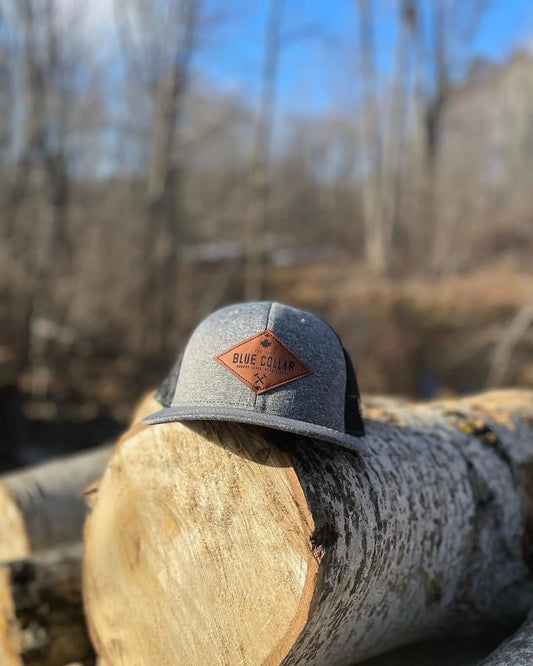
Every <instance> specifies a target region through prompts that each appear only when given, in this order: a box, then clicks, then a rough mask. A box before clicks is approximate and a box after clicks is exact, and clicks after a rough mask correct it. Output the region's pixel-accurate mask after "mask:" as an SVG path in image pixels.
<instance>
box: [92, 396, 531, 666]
mask: <svg viewBox="0 0 533 666" xmlns="http://www.w3.org/2000/svg"><path fill="white" fill-rule="evenodd" d="M365 418H366V429H367V435H366V437H365V438H364V439H362V440H361V450H360V451H358V452H354V451H350V450H347V449H344V448H341V447H337V446H334V445H332V444H326V443H323V442H319V441H312V440H309V439H305V438H297V437H295V436H292V435H287V434H284V433H280V432H277V431H272V430H267V429H260V428H252V427H245V426H241V425H239V424H229V423H212V422H210V423H207V422H198V423H189V424H187V425H185V424H179V423H170V424H162V425H157V426H144V427H142V426H139V427H137V428H136V429H135V430H132V431H131V433H130V435H127V436H126V437H124V438H123V439H122V441H121V443H120V445H119V446H118V447H117V449H116V450H115V453H114V455H113V457H112V459H111V461H110V463H109V465H108V467H107V470H106V473H105V475H104V477H103V479H102V482H101V485H100V488H99V491H98V495H97V499H96V502H95V504H94V508H93V510H92V513H91V515H90V516H89V519H88V521H87V525H86V532H85V537H86V539H85V556H84V594H85V603H86V614H87V617H88V621H89V625H90V630H91V634H92V638H93V640H94V644H95V646H96V648H97V651H98V652H99V654H100V657H101V658H103V659H104V660H105V661H106V662H108V665H109V666H115V665H118V664H124V663H127V664H128V666H143V665H145V664H158V665H161V666H165V665H168V666H174V665H175V664H213V665H215V664H228V665H229V664H237V663H243V664H244V663H245V664H247V665H252V664H280V663H283V664H284V666H289V665H291V666H292V665H294V664H306V665H309V666H311V665H313V664H315V665H323V664H328V665H349V664H353V663H356V662H358V661H361V660H363V659H366V658H369V657H371V656H372V655H376V654H379V653H381V652H384V651H386V650H390V649H392V648H394V647H395V646H399V645H402V644H406V643H409V642H413V641H417V640H422V639H427V638H433V637H436V636H446V635H450V634H454V635H455V636H457V635H459V634H461V633H463V632H470V633H471V632H476V631H481V630H487V629H489V630H492V629H494V628H495V627H499V628H502V627H503V628H508V629H510V628H511V627H513V626H516V625H517V624H518V623H519V622H520V621H522V619H523V618H524V616H525V615H526V613H527V611H528V609H529V608H530V607H531V606H532V604H533V591H532V590H531V589H529V588H528V586H527V584H526V581H527V579H528V577H529V569H528V566H527V562H528V561H529V557H530V552H531V545H532V543H533V542H532V541H531V535H530V531H531V525H532V524H533V523H532V522H531V518H532V516H531V513H532V507H533V490H532V488H531V483H530V479H531V471H532V469H533V465H532V463H533V444H532V441H533V440H532V437H533V393H531V392H525V391H524V392H499V393H488V394H485V395H481V396H476V397H473V398H469V399H465V400H462V401H450V402H443V403H432V404H428V405H421V406H410V405H407V404H405V403H396V404H395V403H394V402H392V401H386V402H382V401H381V402H380V401H369V402H368V403H367V405H366V407H365ZM132 608H134V609H135V612H133V613H132V612H131V609H132Z"/></svg>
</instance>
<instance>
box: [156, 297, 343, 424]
mask: <svg viewBox="0 0 533 666" xmlns="http://www.w3.org/2000/svg"><path fill="white" fill-rule="evenodd" d="M265 331H270V332H271V333H273V334H274V336H273V337H272V338H270V340H272V341H273V342H274V344H272V348H273V349H274V350H276V351H277V356H276V355H275V353H274V354H273V353H272V352H270V351H269V350H270V345H268V341H269V338H268V336H267V337H266V338H265V337H264V336H258V340H259V343H260V342H263V343H264V344H265V345H266V349H265V353H264V354H262V353H260V348H258V350H259V352H258V354H256V355H255V357H254V358H253V359H252V355H251V354H249V355H248V357H247V358H245V357H244V355H241V357H240V358H238V359H237V358H235V360H236V361H237V362H238V361H240V363H241V364H240V365H238V366H235V367H236V368H237V371H236V372H234V371H233V370H231V369H229V367H225V365H227V366H230V364H231V361H232V360H233V358H232V357H233V353H231V354H225V355H224V352H228V351H230V350H231V349H232V348H235V350H234V352H235V353H237V354H239V348H240V347H241V343H248V339H249V338H252V337H253V336H257V335H258V334H260V333H263V332H265ZM278 341H279V342H280V343H281V345H282V346H279V345H278ZM242 348H243V349H252V347H250V346H249V344H246V345H244V346H243V347H242ZM283 348H285V352H284V353H281V352H280V350H283ZM221 355H223V357H222V361H223V362H221V361H220V359H218V360H217V357H220V356H221ZM291 355H292V356H291ZM293 357H295V359H296V360H294V363H293V366H292V367H291V365H290V363H291V359H292V358H293ZM228 359H229V360H228ZM226 360H227V361H228V363H227V364H226V363H225V362H224V361H226ZM250 361H253V363H254V364H256V365H257V368H255V367H253V368H251V369H250V368H249V365H250ZM245 362H247V363H248V365H247V364H246V363H245ZM262 362H263V368H264V369H265V370H266V374H265V373H263V372H262V370H261V369H260V368H261V363H262ZM298 362H300V363H301V366H299V365H298ZM267 363H270V367H269V369H267ZM272 365H273V366H274V368H275V369H274V370H273V369H272ZM302 366H303V367H304V368H307V369H308V371H309V372H304V371H303V370H302ZM239 368H240V369H239ZM276 368H277V369H276ZM178 370H179V371H178ZM254 370H257V371H258V379H257V380H254V379H253V378H254ZM276 372H277V376H279V380H278V378H277V376H276V377H274V379H270V377H271V374H272V373H276ZM239 373H240V374H242V375H243V376H239ZM263 375H265V378H266V376H267V375H268V377H269V379H270V383H271V384H272V388H266V389H265V390H263V389H262V388H261V389H260V390H258V388H259V386H258V387H257V388H254V385H253V384H252V383H251V382H252V381H257V382H259V381H260V378H261V377H263ZM265 381H266V382H267V384H268V381H269V380H267V379H265ZM173 382H174V383H175V389H174V390H172V389H173V387H172V386H167V390H168V398H167V400H168V402H167V403H166V404H169V403H170V404H169V406H172V407H181V406H191V407H193V406H206V405H210V406H213V407H215V406H216V407H220V408H223V407H228V408H238V409H244V410H249V411H251V412H256V413H262V414H269V415H272V416H276V417H281V418H288V419H293V420H295V421H303V422H308V423H314V424H316V425H320V426H324V427H326V428H330V429H333V430H336V431H340V432H344V431H345V392H346V360H345V356H344V350H343V348H342V345H341V343H340V341H339V339H338V337H337V335H336V334H335V332H334V331H333V330H332V329H331V328H330V327H329V326H328V325H327V324H326V323H325V322H323V321H322V320H321V319H319V318H318V317H316V316H315V315H313V314H310V313H308V312H304V311H302V310H298V309H296V308H293V307H290V306H287V305H283V304H281V303H271V302H259V303H243V304H238V305H231V306H228V307H225V308H222V309H220V310H217V311H216V312H214V313H212V314H211V315H209V316H208V317H207V318H206V319H204V320H203V321H202V322H201V323H200V324H199V325H198V327H197V328H196V329H195V330H194V332H193V333H192V335H191V337H190V339H189V341H188V343H187V345H186V347H185V349H184V352H183V356H182V359H181V363H180V366H179V369H176V372H174V373H173V375H172V380H171V384H172V383H173ZM261 386H262V385H261ZM171 396H172V397H171Z"/></svg>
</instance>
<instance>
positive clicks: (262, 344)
mask: <svg viewBox="0 0 533 666" xmlns="http://www.w3.org/2000/svg"><path fill="white" fill-rule="evenodd" d="M259 344H260V345H261V347H265V349H266V348H267V347H271V346H272V343H271V342H270V340H267V339H266V338H265V339H264V340H262V341H261V342H260V343H259Z"/></svg>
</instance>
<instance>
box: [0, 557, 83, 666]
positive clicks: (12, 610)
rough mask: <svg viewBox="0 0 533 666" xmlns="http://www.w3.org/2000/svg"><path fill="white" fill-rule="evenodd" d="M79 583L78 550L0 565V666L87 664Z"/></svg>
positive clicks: (79, 562) (79, 564) (79, 559)
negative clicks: (3, 658)
mask: <svg viewBox="0 0 533 666" xmlns="http://www.w3.org/2000/svg"><path fill="white" fill-rule="evenodd" d="M80 579H81V547H80V546H79V545H78V546H71V547H69V548H62V549H56V550H52V551H45V552H42V553H39V554H38V555H35V556H33V557H30V558H26V559H23V560H15V561H12V562H8V563H4V564H2V565H0V655H2V656H4V655H9V656H8V657H6V659H5V661H4V660H2V661H1V662H0V663H2V666H4V663H5V664H6V666H19V665H20V664H22V663H24V664H25V665H26V666H63V665H64V664H68V663H71V662H81V663H82V664H89V663H93V661H94V656H93V655H94V653H93V650H92V647H91V644H90V641H89V638H88V635H87V631H86V628H85V619H84V615H83V608H82V600H81V580H80ZM2 650H3V653H2Z"/></svg>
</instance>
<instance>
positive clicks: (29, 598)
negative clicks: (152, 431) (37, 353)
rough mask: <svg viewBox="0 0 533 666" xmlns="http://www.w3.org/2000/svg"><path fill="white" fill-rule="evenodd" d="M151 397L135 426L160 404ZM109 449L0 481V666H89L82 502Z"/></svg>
mask: <svg viewBox="0 0 533 666" xmlns="http://www.w3.org/2000/svg"><path fill="white" fill-rule="evenodd" d="M152 395H153V392H150V394H148V395H146V396H145V397H144V398H143V399H142V400H141V402H140V404H139V405H138V407H137V408H136V410H135V412H134V417H133V421H132V425H131V427H132V428H135V427H136V426H135V423H136V422H137V421H138V420H140V419H141V418H143V416H145V415H146V414H148V413H151V412H153V411H155V409H156V408H157V406H158V403H156V402H155V401H154V400H153V397H152ZM111 451H112V446H110V445H108V446H104V447H100V448H98V449H94V450H92V451H88V452H84V453H81V454H76V455H73V456H69V457H65V458H61V459H58V460H53V461H51V462H48V463H44V464H41V465H38V466H36V467H32V468H30V469H27V470H22V471H17V472H13V473H11V474H7V475H5V476H3V477H0V665H1V666H22V664H25V665H28V666H65V665H66V664H75V665H76V666H94V651H93V649H92V647H91V645H90V641H89V638H88V635H87V630H86V625H85V618H84V613H83V603H82V597H81V554H82V546H81V536H82V526H83V521H84V518H85V515H86V512H87V506H86V504H87V501H89V502H90V498H91V497H92V494H93V493H94V492H95V489H96V488H97V484H98V480H99V479H100V477H101V475H102V473H103V471H104V469H105V466H106V463H107V461H108V460H109V458H110V455H111Z"/></svg>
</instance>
